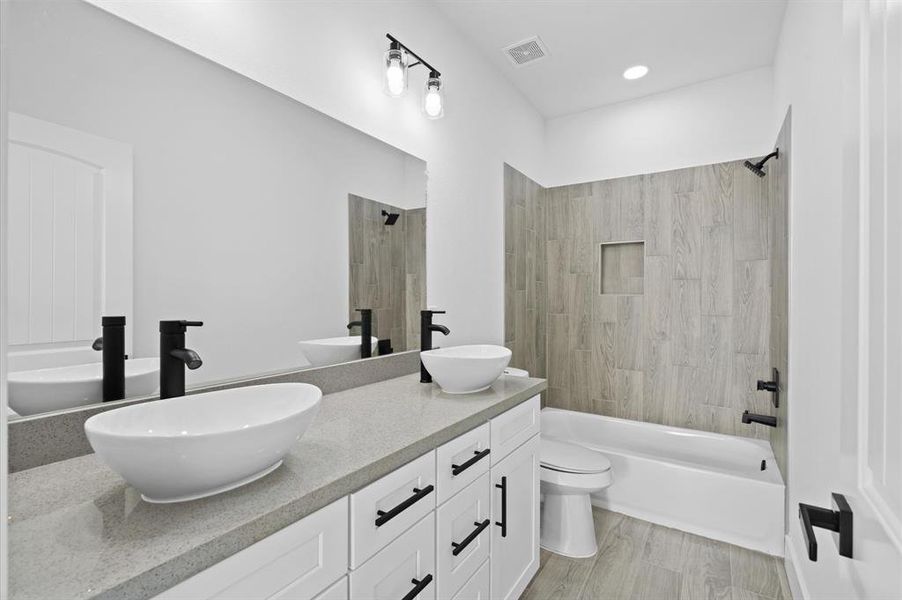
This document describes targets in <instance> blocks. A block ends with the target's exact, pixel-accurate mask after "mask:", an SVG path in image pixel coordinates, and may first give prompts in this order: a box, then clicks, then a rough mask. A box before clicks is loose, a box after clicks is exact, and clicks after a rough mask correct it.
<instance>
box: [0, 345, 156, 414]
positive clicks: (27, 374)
mask: <svg viewBox="0 0 902 600" xmlns="http://www.w3.org/2000/svg"><path fill="white" fill-rule="evenodd" d="M8 379H9V406H10V408H12V409H13V410H14V411H16V412H17V413H19V414H20V415H22V416H25V415H33V414H37V413H42V412H47V411H50V410H60V409H63V408H72V407H74V406H82V405H85V404H94V403H95V402H101V401H103V363H99V362H96V363H88V364H84V365H72V366H69V367H54V368H51V369H36V370H33V371H17V372H15V373H10V374H9V378H8ZM159 387H160V359H159V358H131V359H129V360H126V361H125V395H126V397H134V396H149V395H150V394H153V393H154V392H155V391H156V390H157V388H159Z"/></svg>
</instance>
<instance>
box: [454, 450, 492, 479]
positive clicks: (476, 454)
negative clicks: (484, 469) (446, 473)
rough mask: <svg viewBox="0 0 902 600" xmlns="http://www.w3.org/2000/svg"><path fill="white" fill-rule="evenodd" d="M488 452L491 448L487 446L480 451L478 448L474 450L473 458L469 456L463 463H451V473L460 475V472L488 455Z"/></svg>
mask: <svg viewBox="0 0 902 600" xmlns="http://www.w3.org/2000/svg"><path fill="white" fill-rule="evenodd" d="M489 452H491V449H489V448H486V449H485V450H483V451H482V452H480V451H479V450H476V451H474V452H473V458H471V459H470V460H468V461H467V462H465V463H464V464H462V465H451V475H453V476H455V477H457V476H458V475H460V474H461V473H463V472H464V471H466V470H467V469H469V468H470V467H472V466H473V465H475V464H476V463H478V462H479V461H481V460H482V459H483V458H485V457H486V456H488V455H489Z"/></svg>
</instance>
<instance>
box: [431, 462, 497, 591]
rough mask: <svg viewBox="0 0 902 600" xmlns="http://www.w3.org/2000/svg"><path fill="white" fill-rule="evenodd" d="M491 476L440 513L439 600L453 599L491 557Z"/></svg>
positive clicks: (437, 531)
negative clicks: (441, 599)
mask: <svg viewBox="0 0 902 600" xmlns="http://www.w3.org/2000/svg"><path fill="white" fill-rule="evenodd" d="M489 479H490V476H489V474H488V473H483V475H482V477H480V478H479V479H477V480H476V481H474V482H473V483H471V484H470V486H469V487H467V488H466V489H465V490H463V491H462V492H460V493H459V494H457V495H456V496H454V497H453V498H451V499H450V500H448V501H447V502H446V503H445V504H443V505H441V506H439V507H438V510H437V511H436V523H437V524H436V536H435V539H436V550H435V557H436V558H435V562H436V570H437V571H438V574H437V576H436V581H437V584H438V585H437V587H436V589H437V590H438V597H439V598H446V599H447V598H451V597H452V596H454V595H455V594H456V593H457V590H458V589H460V587H461V586H463V585H464V584H465V583H466V582H467V581H468V580H469V579H470V577H472V576H473V574H474V573H476V571H477V570H478V569H479V566H480V565H482V563H484V562H485V560H486V559H487V558H488V557H489V547H490V546H491V539H492V532H491V527H492V519H491V516H492V515H491V512H492V509H491V503H492V491H491V485H490V484H489Z"/></svg>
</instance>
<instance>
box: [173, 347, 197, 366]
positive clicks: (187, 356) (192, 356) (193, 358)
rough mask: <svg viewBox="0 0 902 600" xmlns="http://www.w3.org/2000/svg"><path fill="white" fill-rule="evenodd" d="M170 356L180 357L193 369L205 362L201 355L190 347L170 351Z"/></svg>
mask: <svg viewBox="0 0 902 600" xmlns="http://www.w3.org/2000/svg"><path fill="white" fill-rule="evenodd" d="M169 356H171V357H173V358H177V359H179V360H180V361H182V362H183V363H185V366H186V367H188V368H189V369H191V370H192V371H193V370H194V369H198V368H200V366H201V365H202V364H204V361H203V360H201V358H200V355H199V354H198V353H197V352H195V351H194V350H191V349H190V348H177V349H175V350H173V351H171V352H170V353H169Z"/></svg>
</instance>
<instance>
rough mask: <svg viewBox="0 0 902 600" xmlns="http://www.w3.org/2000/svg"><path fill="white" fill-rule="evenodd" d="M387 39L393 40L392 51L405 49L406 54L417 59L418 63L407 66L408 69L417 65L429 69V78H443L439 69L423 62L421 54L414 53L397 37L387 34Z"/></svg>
mask: <svg viewBox="0 0 902 600" xmlns="http://www.w3.org/2000/svg"><path fill="white" fill-rule="evenodd" d="M385 37H387V38H388V39H389V40H391V47H392V50H400V49H401V48H403V49H404V51H405V52H407V53H408V54H409V55H411V56H412V57H414V58H415V59H417V62H415V63H413V64H410V65H407V67H408V68H410V67H415V66H417V65H423V66H424V67H426V68H427V69H429V77H441V76H442V74H441V73H439V72H438V69H436V68H435V67H433V66H432V65H430V64H429V63H428V62H426V61H425V60H423V57H422V56H420V55H419V54H417V53H416V52H414V51H413V50H411V49H410V48H408V47H407V46H405V45H404V44H403V43H401V42H400V41H399V40H398V38H396V37H395V36H393V35H392V34H390V33H386V34H385Z"/></svg>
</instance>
